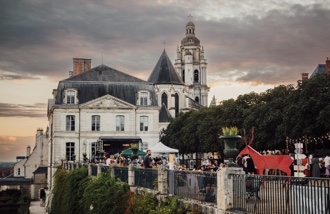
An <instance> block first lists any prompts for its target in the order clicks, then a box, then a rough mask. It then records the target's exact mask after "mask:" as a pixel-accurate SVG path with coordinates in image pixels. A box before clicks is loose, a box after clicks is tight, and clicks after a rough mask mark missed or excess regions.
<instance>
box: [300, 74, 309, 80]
mask: <svg viewBox="0 0 330 214" xmlns="http://www.w3.org/2000/svg"><path fill="white" fill-rule="evenodd" d="M301 80H302V81H304V80H308V73H301Z"/></svg>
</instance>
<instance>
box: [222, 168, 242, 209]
mask: <svg viewBox="0 0 330 214" xmlns="http://www.w3.org/2000/svg"><path fill="white" fill-rule="evenodd" d="M230 174H239V175H242V174H244V171H243V169H242V168H240V167H223V168H221V169H220V170H218V171H217V208H218V210H224V211H226V210H229V209H231V208H233V201H234V198H233V177H232V176H230Z"/></svg>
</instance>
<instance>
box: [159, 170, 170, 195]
mask: <svg viewBox="0 0 330 214" xmlns="http://www.w3.org/2000/svg"><path fill="white" fill-rule="evenodd" d="M158 191H159V192H160V194H164V195H165V194H168V185H167V171H166V165H161V166H160V167H159V168H158Z"/></svg>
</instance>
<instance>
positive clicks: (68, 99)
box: [64, 89, 78, 104]
mask: <svg viewBox="0 0 330 214" xmlns="http://www.w3.org/2000/svg"><path fill="white" fill-rule="evenodd" d="M64 103H66V104H78V99H77V90H76V89H68V90H65V98H64Z"/></svg>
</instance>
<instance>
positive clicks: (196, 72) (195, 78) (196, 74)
mask: <svg viewBox="0 0 330 214" xmlns="http://www.w3.org/2000/svg"><path fill="white" fill-rule="evenodd" d="M194 82H199V75H198V70H195V71H194Z"/></svg>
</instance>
